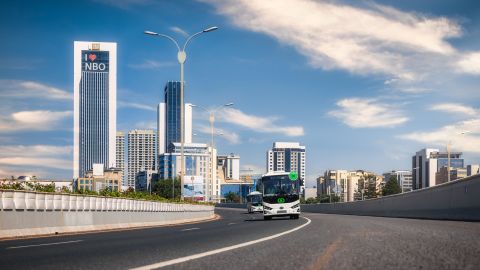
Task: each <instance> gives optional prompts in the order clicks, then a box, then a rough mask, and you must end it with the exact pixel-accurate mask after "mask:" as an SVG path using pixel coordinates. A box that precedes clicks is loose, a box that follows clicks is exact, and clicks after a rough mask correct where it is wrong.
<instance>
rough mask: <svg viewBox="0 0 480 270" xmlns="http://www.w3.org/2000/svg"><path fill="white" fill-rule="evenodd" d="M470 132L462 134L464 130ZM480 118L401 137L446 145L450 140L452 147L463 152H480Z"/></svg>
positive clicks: (429, 143) (401, 136)
mask: <svg viewBox="0 0 480 270" xmlns="http://www.w3.org/2000/svg"><path fill="white" fill-rule="evenodd" d="M465 131H468V133H465V134H462V132H465ZM479 134H480V119H470V120H466V121H461V122H458V123H455V124H452V125H447V126H444V127H442V128H440V129H437V130H434V131H418V132H412V133H407V134H403V135H400V136H399V138H401V139H405V140H411V141H416V142H421V143H425V144H427V145H436V146H440V147H442V146H443V147H445V146H446V145H447V143H448V142H449V141H451V143H452V148H454V149H455V150H459V151H463V152H472V153H480V136H479Z"/></svg>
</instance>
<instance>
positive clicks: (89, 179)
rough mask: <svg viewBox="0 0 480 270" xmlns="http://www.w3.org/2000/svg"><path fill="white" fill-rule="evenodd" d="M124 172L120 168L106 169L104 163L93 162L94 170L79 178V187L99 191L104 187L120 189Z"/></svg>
mask: <svg viewBox="0 0 480 270" xmlns="http://www.w3.org/2000/svg"><path fill="white" fill-rule="evenodd" d="M122 182H123V172H122V170H121V169H119V168H109V169H104V168H103V164H93V170H88V171H86V172H85V177H79V178H78V179H77V189H79V190H92V191H96V192H99V191H100V190H102V189H106V188H108V189H110V190H112V191H120V190H121V187H122Z"/></svg>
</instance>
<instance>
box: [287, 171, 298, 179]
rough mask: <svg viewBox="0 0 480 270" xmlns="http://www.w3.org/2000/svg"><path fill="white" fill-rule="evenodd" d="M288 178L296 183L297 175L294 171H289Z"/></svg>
mask: <svg viewBox="0 0 480 270" xmlns="http://www.w3.org/2000/svg"><path fill="white" fill-rule="evenodd" d="M288 178H290V180H292V181H296V180H297V179H298V173H297V172H296V171H291V172H290V173H289V174H288Z"/></svg>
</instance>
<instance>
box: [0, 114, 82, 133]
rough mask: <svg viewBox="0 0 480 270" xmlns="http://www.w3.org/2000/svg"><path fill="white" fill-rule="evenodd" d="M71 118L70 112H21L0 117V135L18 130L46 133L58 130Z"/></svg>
mask: <svg viewBox="0 0 480 270" xmlns="http://www.w3.org/2000/svg"><path fill="white" fill-rule="evenodd" d="M71 116H72V111H47V110H38V111H21V112H15V113H12V114H11V115H10V116H9V117H0V133H1V132H14V131H20V130H39V131H48V130H54V129H57V128H59V124H60V123H61V122H63V121H64V120H65V119H67V118H69V117H71Z"/></svg>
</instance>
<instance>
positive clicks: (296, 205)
mask: <svg viewBox="0 0 480 270" xmlns="http://www.w3.org/2000/svg"><path fill="white" fill-rule="evenodd" d="M299 206H300V204H299V203H297V204H295V205H294V206H292V208H298V207H299Z"/></svg>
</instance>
